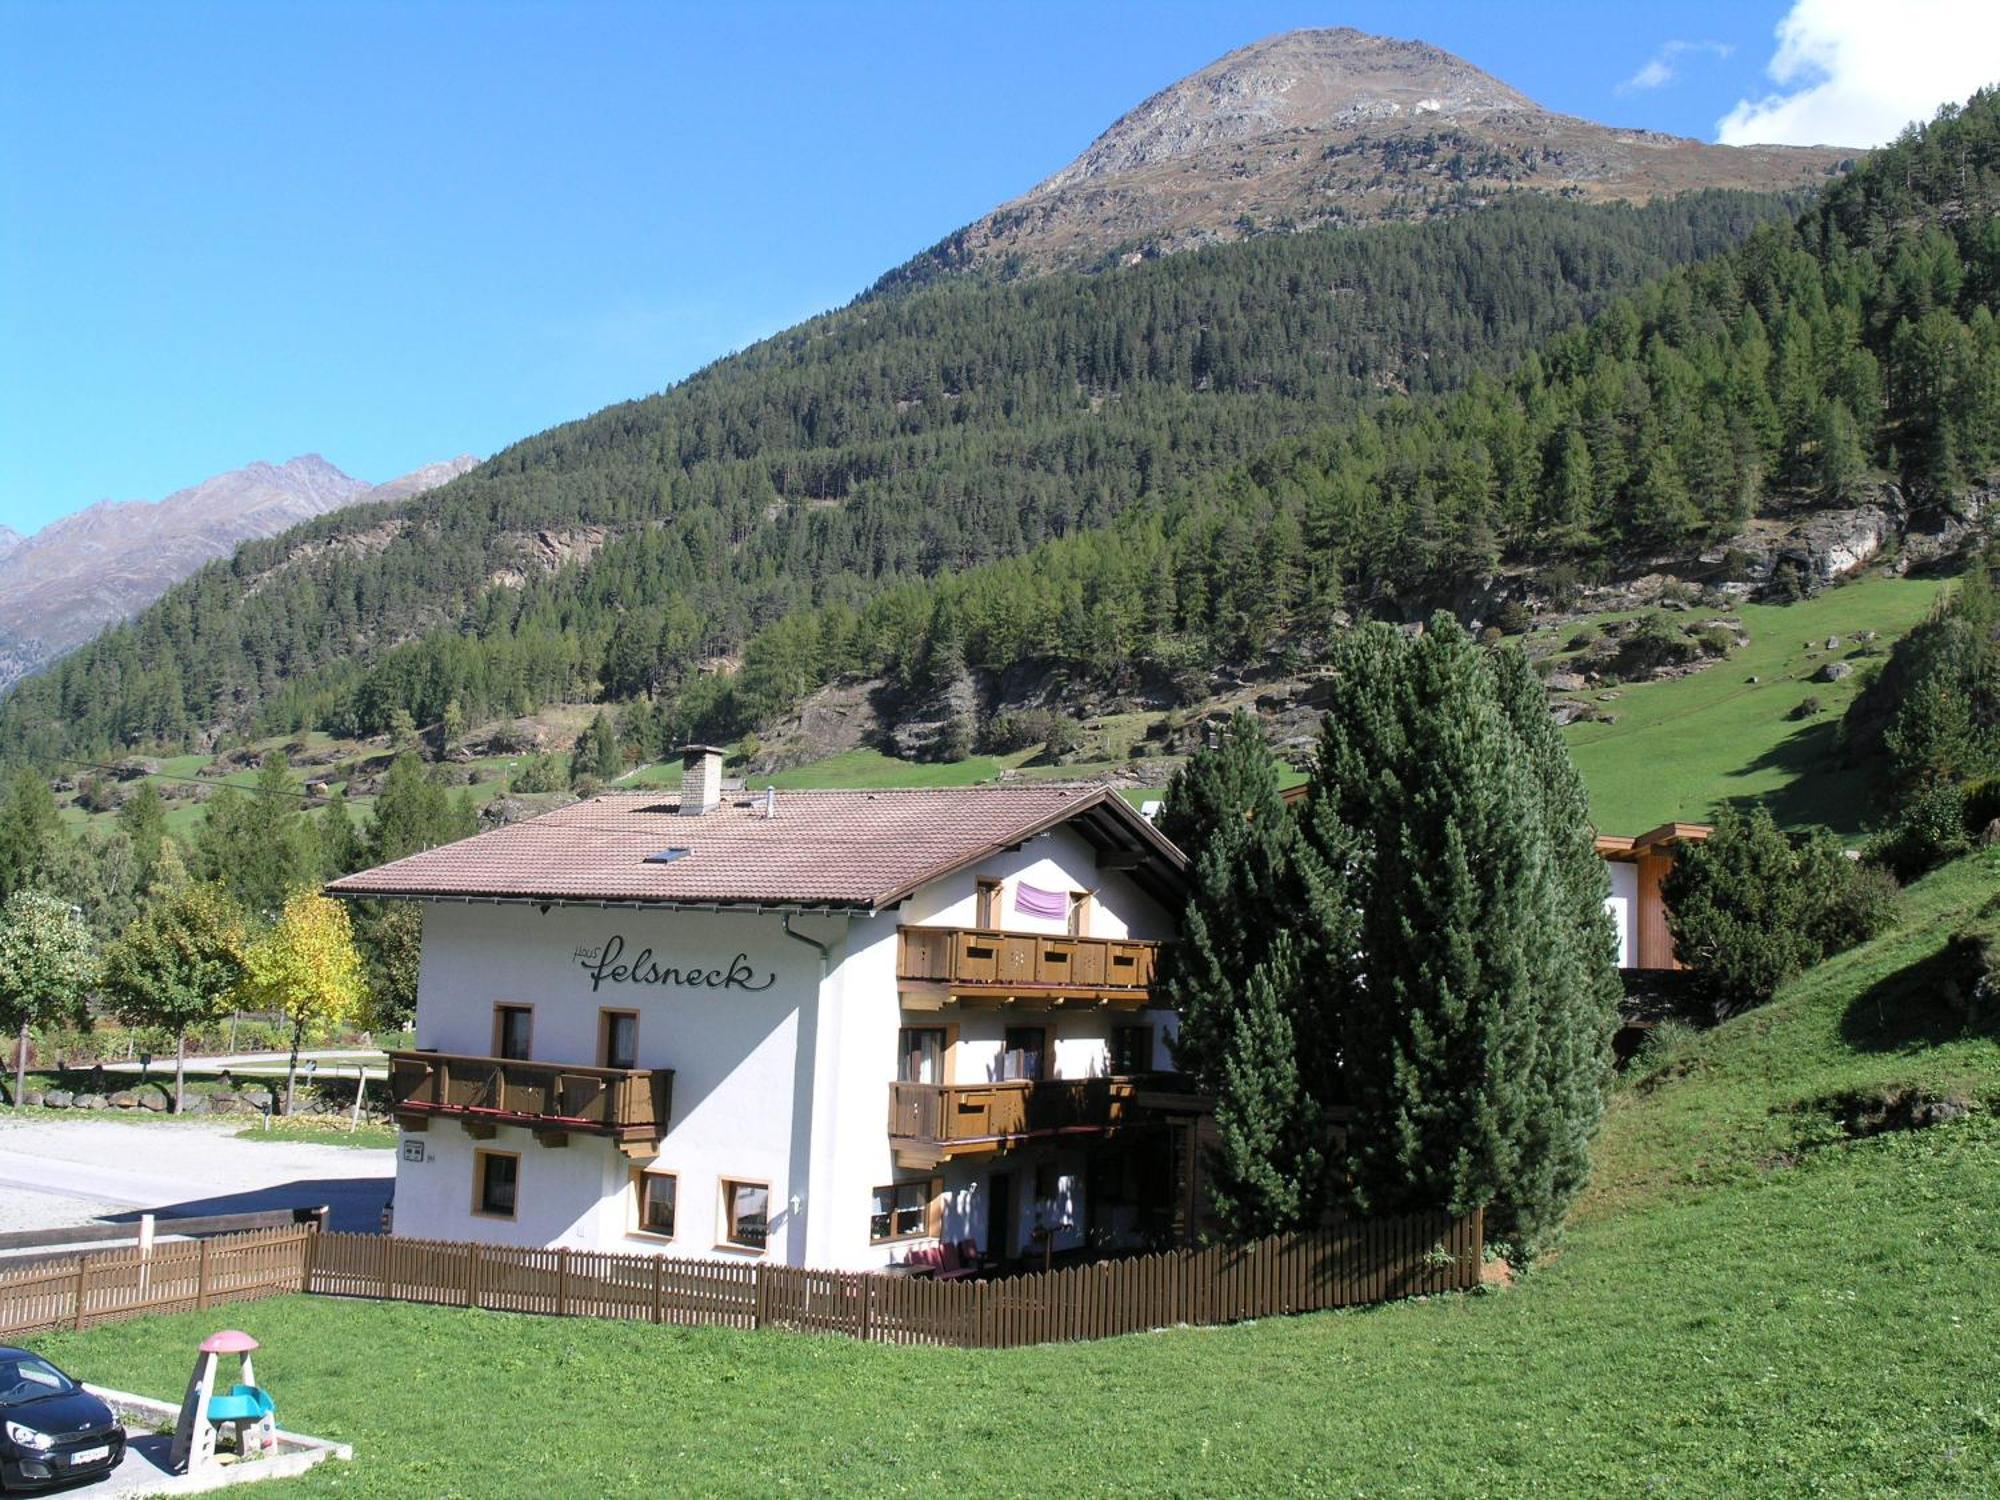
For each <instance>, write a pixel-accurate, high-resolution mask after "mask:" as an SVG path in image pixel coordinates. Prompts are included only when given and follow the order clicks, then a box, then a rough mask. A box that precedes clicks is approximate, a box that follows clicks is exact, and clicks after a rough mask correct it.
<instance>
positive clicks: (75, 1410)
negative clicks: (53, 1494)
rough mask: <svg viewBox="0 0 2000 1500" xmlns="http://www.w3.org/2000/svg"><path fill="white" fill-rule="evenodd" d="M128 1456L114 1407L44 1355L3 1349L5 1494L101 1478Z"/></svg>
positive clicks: (0, 1416)
mask: <svg viewBox="0 0 2000 1500" xmlns="http://www.w3.org/2000/svg"><path fill="white" fill-rule="evenodd" d="M124 1452H125V1429H124V1428H123V1427H122V1426H121V1425H119V1421H118V1418H117V1417H116V1416H114V1415H113V1414H112V1411H111V1408H110V1407H108V1406H106V1405H105V1404H104V1403H103V1402H102V1401H100V1400H98V1399H97V1397H95V1396H93V1395H91V1394H90V1392H88V1391H86V1390H85V1389H84V1388H83V1387H82V1386H80V1385H78V1384H77V1383H76V1382H75V1381H74V1380H71V1379H70V1378H69V1376H67V1375H65V1374H63V1372H62V1371H61V1370H58V1369H57V1368H56V1367H55V1366H54V1365H52V1364H50V1363H49V1362H48V1361H47V1360H45V1359H43V1358H42V1357H41V1356H40V1355H39V1354H30V1353H29V1352H28V1351H27V1350H26V1349H10V1348H7V1347H6V1346H4V1345H0V1490H5V1491H6V1492H8V1493H9V1494H12V1493H14V1492H15V1491H17V1490H39V1489H42V1488H44V1487H45V1486H48V1485H52V1484H67V1483H69V1482H70V1481H71V1480H73V1479H95V1478H97V1477H99V1476H100V1475H104V1474H108V1473H110V1472H111V1470H112V1469H114V1468H115V1467H117V1464H118V1460H119V1458H120V1457H121V1456H122V1455H123V1454H124Z"/></svg>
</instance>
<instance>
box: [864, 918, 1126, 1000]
mask: <svg viewBox="0 0 2000 1500" xmlns="http://www.w3.org/2000/svg"><path fill="white" fill-rule="evenodd" d="M897 932H898V937H899V945H898V952H897V959H896V979H897V987H898V988H899V989H900V990H901V991H902V996H903V1004H904V1005H905V1006H906V1007H907V1008H909V1009H911V1010H937V1009H940V1008H942V1007H943V1006H945V1005H951V1004H978V1003H981V1002H985V1003H989V1004H1002V1003H1012V1004H1016V1005H1031V1004H1036V1003H1039V1004H1043V1005H1064V1004H1069V1003H1073V1002H1080V1003H1085V1004H1093V1005H1124V1006H1129V1007H1131V1008H1132V1009H1135V1010H1137V1009H1144V1008H1145V1007H1146V1006H1148V1005H1150V1004H1152V1003H1153V979H1154V974H1155V971H1156V970H1157V968H1158V965H1159V956H1160V948H1161V944H1159V943H1154V942H1147V941H1144V940H1142V939H1139V938H1093V937H1067V936H1064V935H1062V934H1060V933H1054V934H1051V933H1035V932H995V931H990V930H988V929H984V928H973V927H902V928H898V929H897Z"/></svg>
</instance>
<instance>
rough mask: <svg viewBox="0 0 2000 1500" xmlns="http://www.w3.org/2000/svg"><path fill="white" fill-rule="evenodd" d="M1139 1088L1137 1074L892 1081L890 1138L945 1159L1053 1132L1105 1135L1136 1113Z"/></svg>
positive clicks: (909, 1149) (908, 1148)
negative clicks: (1035, 1078)
mask: <svg viewBox="0 0 2000 1500" xmlns="http://www.w3.org/2000/svg"><path fill="white" fill-rule="evenodd" d="M1139 1088H1140V1080H1138V1079H1135V1078H1052V1079H1046V1080H1042V1081H1034V1080H1030V1079H1025V1078H1010V1079H1006V1080H1004V1081H1001V1082H996V1083H892V1084H890V1085H889V1138H890V1140H891V1142H892V1143H893V1144H894V1145H895V1146H896V1147H897V1148H898V1149H899V1150H902V1151H905V1152H913V1153H917V1154H924V1155H929V1156H933V1157H942V1156H951V1155H959V1154H966V1153H974V1152H982V1151H1004V1150H1005V1149H1007V1147H1009V1146H1010V1145H1012V1144H1014V1143H1015V1142H1016V1141H1026V1140H1035V1139H1042V1138H1047V1137H1051V1136H1065V1135H1102V1134H1105V1133H1107V1132H1109V1131H1112V1130H1116V1129H1117V1128H1118V1127H1119V1126H1120V1125H1122V1124H1125V1123H1127V1122H1128V1121H1129V1120H1130V1119H1131V1118H1132V1117H1133V1115H1134V1112H1135V1110H1134V1100H1135V1097H1136V1096H1137V1094H1138V1091H1139Z"/></svg>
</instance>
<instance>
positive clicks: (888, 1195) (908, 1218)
mask: <svg viewBox="0 0 2000 1500" xmlns="http://www.w3.org/2000/svg"><path fill="white" fill-rule="evenodd" d="M930 1187H931V1185H930V1183H928V1182H893V1183H891V1184H890V1185H889V1186H888V1187H878V1188H877V1189H875V1206H874V1210H873V1212H871V1213H870V1214H869V1216H868V1242H869V1243H870V1244H871V1245H880V1244H883V1243H884V1242H886V1241H888V1240H913V1239H916V1238H918V1237H919V1236H921V1235H923V1234H925V1233H926V1232H927V1231H928V1229H929V1227H930V1223H929V1221H930Z"/></svg>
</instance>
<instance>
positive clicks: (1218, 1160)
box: [1161, 713, 1352, 1237]
mask: <svg viewBox="0 0 2000 1500" xmlns="http://www.w3.org/2000/svg"><path fill="white" fill-rule="evenodd" d="M1161 821H1162V824H1163V825H1164V826H1168V827H1171V828H1173V829H1174V830H1175V831H1176V832H1177V833H1178V835H1179V838H1180V839H1182V840H1184V841H1185V842H1186V844H1187V845H1191V846H1192V848H1193V849H1194V850H1195V851H1197V852H1196V853H1195V855H1194V858H1193V870H1192V875H1193V886H1194V888H1193V892H1192V895H1191V897H1190V899H1189V902H1188V906H1187V910H1186V911H1185V912H1184V914H1183V917H1182V922H1181V940H1180V942H1179V943H1177V944H1176V945H1175V946H1174V948H1173V949H1172V950H1171V954H1170V958H1169V960H1168V966H1167V972H1166V976H1165V981H1164V983H1165V987H1166V992H1167V996H1168V999H1169V1003H1170V1004H1172V1005H1173V1007H1174V1008H1175V1010H1176V1012H1177V1013H1178V1015H1179V1017H1180V1030H1179V1034H1178V1036H1177V1038H1176V1040H1175V1044H1174V1054H1175V1058H1176V1061H1177V1062H1178V1063H1179V1064H1180V1067H1181V1068H1182V1070H1183V1071H1184V1072H1186V1073H1188V1074H1189V1075H1190V1076H1191V1077H1192V1078H1193V1079H1194V1081H1195V1083H1196V1085H1197V1086H1198V1087H1199V1088H1201V1089H1202V1090H1203V1091H1204V1092H1206V1093H1209V1094H1211V1095H1213V1096H1214V1098H1215V1100H1216V1114H1215V1120H1216V1129H1217V1137H1218V1139H1217V1145H1216V1149H1215V1151H1214V1152H1213V1154H1212V1157H1211V1160H1210V1162H1209V1164H1208V1165H1209V1177H1210V1190H1211V1203H1210V1206H1211V1208H1212V1210H1213V1211H1214V1213H1215V1215H1216V1217H1217V1219H1218V1220H1219V1221H1220V1222H1221V1223H1222V1225H1223V1226H1224V1227H1225V1229H1226V1230H1227V1231H1228V1232H1229V1233H1231V1234H1232V1235H1234V1236H1238V1237H1248V1236H1253V1235H1260V1234H1268V1233H1271V1232H1274V1231H1277V1230H1282V1229H1289V1228H1296V1227H1297V1226H1299V1225H1301V1224H1305V1223H1309V1222H1311V1221H1312V1220H1313V1219H1314V1218H1316V1217H1317V1216H1318V1215H1319V1213H1320V1212H1321V1210H1322V1208H1323V1206H1324V1205H1325V1203H1326V1201H1327V1196H1328V1181H1327V1175H1326V1172H1327V1166H1328V1163H1329V1161H1330V1160H1331V1152H1330V1151H1329V1150H1328V1143H1327V1130H1326V1120H1327V1110H1328V1108H1329V1106H1330V1104H1331V1102H1332V1095H1333V1094H1334V1093H1335V1092H1336V1091H1337V1089H1338V1072H1337V1066H1336V1057H1335V1050H1334V1045H1335V1040H1336V1037H1337V1025H1336V1020H1337V1018H1336V1016H1335V1013H1334V1012H1333V1011H1332V1010H1331V1009H1330V1008H1329V1007H1327V1006H1326V1005H1324V1004H1323V1003H1321V991H1322V989H1323V987H1324V976H1325V974H1326V971H1327V970H1328V969H1329V968H1330V967H1332V966H1334V965H1336V964H1338V963H1340V962H1342V961H1343V957H1344V955H1345V954H1347V953H1348V952H1349V951H1350V950H1351V947H1352V944H1351V932H1350V930H1349V924H1348V922H1347V909H1346V906H1345V903H1344V901H1343V900H1342V899H1341V898H1340V894H1339V889H1338V885H1337V883H1336V882H1335V881H1334V880H1333V879H1332V878H1331V875H1330V872H1329V871H1328V869H1327V868H1326V867H1325V865H1324V864H1323V863H1322V862H1321V861H1320V860H1319V858H1318V857H1317V855H1316V853H1315V851H1314V850H1312V849H1311V848H1308V847H1307V846H1306V845H1305V844H1304V843H1303V842H1302V841H1301V840H1300V838H1299V836H1298V826H1297V823H1296V821H1295V820H1294V819H1293V818H1292V816H1291V814H1290V812H1289V810H1288V809H1287V808H1286V806H1285V804H1284V802H1283V800H1282V799H1281V798H1280V797H1279V795H1278V768H1277V762H1276V761H1275V760H1274V759H1273V757H1272V754H1271V748H1270V745H1269V742H1268V741H1267V740H1266V739H1265V737H1264V734H1263V731H1262V729H1261V728H1260V727H1259V726H1258V724H1257V722H1256V720H1255V719H1254V718H1252V717H1251V716H1250V715H1248V714H1244V713H1239V714H1237V715H1235V716H1234V717H1233V718H1232V719H1231V720H1230V722H1229V723H1228V725H1227V726H1225V728H1224V730H1223V732H1222V734H1221V735H1220V736H1219V737H1218V739H1217V742H1216V744H1215V745H1214V746H1212V747H1210V748H1207V749H1204V750H1202V751H1200V752H1198V753H1197V754H1196V755H1194V756H1193V757H1192V758H1191V759H1190V761H1189V763H1188V765H1187V766H1186V767H1185V768H1184V769H1183V770H1182V771H1181V772H1180V773H1178V774H1177V775H1176V776H1175V778H1174V781H1173V783H1172V785H1171V786H1170V787H1169V789H1168V796H1167V805H1166V807H1165V808H1164V809H1163V810H1162V814H1161Z"/></svg>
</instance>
